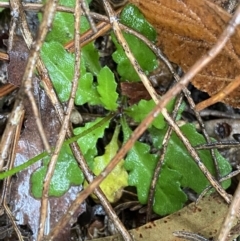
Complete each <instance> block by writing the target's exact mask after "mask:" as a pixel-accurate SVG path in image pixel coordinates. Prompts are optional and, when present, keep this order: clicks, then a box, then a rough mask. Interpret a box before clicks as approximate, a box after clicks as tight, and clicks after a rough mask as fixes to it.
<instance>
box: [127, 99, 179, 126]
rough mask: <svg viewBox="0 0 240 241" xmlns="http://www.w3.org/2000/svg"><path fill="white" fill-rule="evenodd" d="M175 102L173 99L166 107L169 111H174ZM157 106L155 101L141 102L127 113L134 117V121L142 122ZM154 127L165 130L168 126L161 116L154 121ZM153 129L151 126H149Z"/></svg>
mask: <svg viewBox="0 0 240 241" xmlns="http://www.w3.org/2000/svg"><path fill="white" fill-rule="evenodd" d="M174 102H175V100H174V99H172V100H171V101H170V102H169V103H168V104H167V106H166V108H167V110H168V111H172V109H173V106H174ZM155 106H156V104H155V103H154V101H153V100H148V101H147V100H141V101H140V102H139V103H138V104H135V105H132V106H130V107H129V108H127V109H126V110H125V113H126V114H127V115H128V116H130V117H132V118H133V119H134V121H136V122H138V123H139V122H141V121H142V120H143V119H144V118H145V117H146V116H147V115H148V113H149V112H150V111H151V110H152V109H153V108H154V107H155ZM152 125H153V126H154V127H156V128H158V129H163V128H164V127H165V125H166V122H165V120H164V117H163V115H162V114H159V115H158V117H157V118H156V119H155V120H154V121H153V123H152ZM149 127H151V125H150V126H149Z"/></svg>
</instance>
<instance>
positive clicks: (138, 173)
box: [121, 119, 187, 215]
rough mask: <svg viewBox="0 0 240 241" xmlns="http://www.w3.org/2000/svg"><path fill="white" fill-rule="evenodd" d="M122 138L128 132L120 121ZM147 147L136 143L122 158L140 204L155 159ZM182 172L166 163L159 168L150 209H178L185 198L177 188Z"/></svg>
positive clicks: (145, 196)
mask: <svg viewBox="0 0 240 241" xmlns="http://www.w3.org/2000/svg"><path fill="white" fill-rule="evenodd" d="M121 124H122V128H123V133H124V141H126V140H127V139H128V138H129V137H130V135H131V133H132V131H131V130H130V128H129V127H128V125H127V124H126V122H125V120H124V119H122V120H121ZM149 152H150V147H149V146H148V145H147V144H144V143H141V142H138V141H137V142H136V143H135V144H134V146H133V148H132V149H131V150H130V151H129V153H128V155H127V157H126V158H125V168H126V169H127V170H128V171H129V178H128V183H129V185H131V186H135V187H136V188H137V194H138V200H139V201H140V202H141V203H142V204H146V203H147V201H148V193H149V189H150V185H151V180H152V176H153V172H154V169H155V166H156V163H157V160H158V157H157V156H156V155H153V154H150V153H149ZM181 178H182V175H181V174H180V173H179V172H178V171H176V170H173V169H170V168H168V167H167V166H166V165H164V166H163V167H162V172H161V174H160V178H159V179H158V182H157V187H156V193H155V197H154V200H155V201H154V206H153V210H154V211H155V212H156V213H158V214H160V215H166V214H169V213H173V212H175V211H177V210H179V209H181V208H182V206H183V205H184V203H185V202H186V201H187V196H186V195H185V193H184V192H183V191H182V190H181V186H180V181H181Z"/></svg>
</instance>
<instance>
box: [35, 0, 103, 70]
mask: <svg viewBox="0 0 240 241" xmlns="http://www.w3.org/2000/svg"><path fill="white" fill-rule="evenodd" d="M88 2H90V1H88ZM60 4H61V5H64V6H68V7H74V5H75V0H62V1H60ZM40 18H41V14H40ZM89 29H90V25H89V22H88V20H87V18H86V17H85V16H82V17H81V27H80V32H81V33H84V32H86V31H87V30H89ZM73 39H74V17H73V14H72V13H64V12H57V13H56V14H55V17H54V21H53V24H52V29H51V31H50V32H49V33H48V35H47V39H46V41H47V42H51V41H55V42H58V43H61V44H62V45H64V44H66V43H68V42H69V41H71V40H73ZM81 51H82V57H83V59H84V60H85V62H86V66H87V68H88V70H89V71H90V72H91V73H93V74H94V75H97V74H98V72H99V71H100V69H101V66H100V62H99V54H98V51H97V50H96V48H95V46H94V43H93V42H91V43H89V44H87V45H86V46H84V47H83V48H82V49H81Z"/></svg>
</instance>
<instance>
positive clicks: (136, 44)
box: [112, 4, 157, 81]
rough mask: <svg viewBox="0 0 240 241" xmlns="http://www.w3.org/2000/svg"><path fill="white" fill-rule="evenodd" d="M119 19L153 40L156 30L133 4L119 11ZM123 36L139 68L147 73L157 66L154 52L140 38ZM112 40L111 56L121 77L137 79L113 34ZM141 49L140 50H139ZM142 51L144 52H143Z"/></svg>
mask: <svg viewBox="0 0 240 241" xmlns="http://www.w3.org/2000/svg"><path fill="white" fill-rule="evenodd" d="M120 21H121V22H122V23H123V24H125V25H127V26H129V27H130V28H133V29H135V30H136V31H137V32H139V33H141V34H143V35H144V36H146V37H147V38H149V40H151V41H154V40H155V39H156V31H155V30H154V28H153V27H152V26H151V25H150V24H149V23H148V22H147V21H146V19H145V18H144V16H143V14H142V13H141V12H140V11H139V10H138V8H137V7H135V6H134V5H131V4H129V5H127V6H126V7H125V8H124V10H123V11H122V13H121V16H120ZM124 37H125V39H126V41H127V43H128V44H129V47H130V49H131V51H132V53H133V55H134V56H135V58H136V59H137V61H138V63H139V64H140V66H141V68H142V69H143V70H144V71H145V73H146V74H148V73H149V72H150V71H153V70H154V69H155V68H156V67H157V59H156V56H155V54H154V53H153V52H152V51H151V50H150V49H149V48H148V46H147V45H146V44H145V43H143V42H142V41H141V40H139V39H138V38H136V37H135V36H133V35H131V34H127V33H124ZM112 38H113V42H114V44H115V45H116V48H117V50H116V52H114V53H113V55H112V57H113V59H114V61H115V62H116V63H117V64H118V66H117V70H118V73H119V74H120V75H121V77H122V78H123V79H127V80H129V81H138V80H139V76H138V74H137V73H136V71H135V70H134V69H133V67H132V66H131V63H130V61H129V60H128V58H127V56H126V54H125V53H124V50H123V49H122V47H121V46H120V45H119V44H118V42H117V40H116V38H115V36H114V35H112ZM139 50H141V51H139ZM143 53H144V54H143Z"/></svg>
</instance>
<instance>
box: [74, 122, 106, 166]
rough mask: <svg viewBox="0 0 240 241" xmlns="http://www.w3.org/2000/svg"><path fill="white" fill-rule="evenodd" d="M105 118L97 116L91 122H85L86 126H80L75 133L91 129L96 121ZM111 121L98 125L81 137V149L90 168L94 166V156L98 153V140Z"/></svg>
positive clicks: (79, 141) (79, 143) (79, 142)
mask: <svg viewBox="0 0 240 241" xmlns="http://www.w3.org/2000/svg"><path fill="white" fill-rule="evenodd" d="M102 119H103V118H97V119H96V120H95V121H93V122H89V123H87V124H85V126H84V127H78V128H75V129H74V135H79V134H80V133H82V132H83V131H85V130H87V129H89V128H90V127H92V126H94V125H95V124H96V123H98V122H99V121H101V120H102ZM109 123H110V119H109V120H108V121H106V122H105V123H104V124H103V125H101V126H100V127H98V128H97V129H95V130H93V131H92V132H91V133H89V134H87V135H85V136H83V137H82V138H81V139H79V140H78V141H77V142H78V145H79V146H80V149H81V151H82V154H83V155H84V157H85V159H86V161H87V162H88V164H89V166H90V168H92V163H93V158H94V157H95V156H96V155H97V148H96V146H97V141H98V139H99V138H102V137H103V135H104V130H105V129H106V128H108V126H109Z"/></svg>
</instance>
